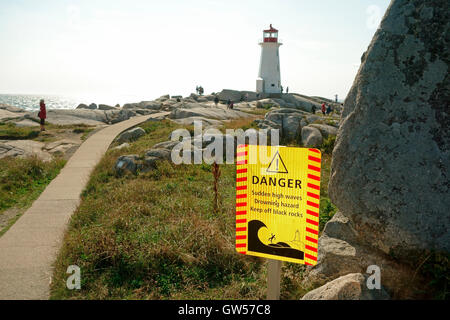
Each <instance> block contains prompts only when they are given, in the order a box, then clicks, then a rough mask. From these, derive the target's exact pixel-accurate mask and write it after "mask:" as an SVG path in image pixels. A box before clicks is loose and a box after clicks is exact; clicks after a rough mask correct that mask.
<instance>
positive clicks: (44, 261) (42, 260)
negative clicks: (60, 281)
mask: <svg viewBox="0 0 450 320" xmlns="http://www.w3.org/2000/svg"><path fill="white" fill-rule="evenodd" d="M166 114H168V113H166V112H165V113H157V114H152V115H149V116H139V117H134V118H131V119H129V120H127V121H123V122H120V123H118V124H115V125H112V126H109V127H107V128H105V129H103V130H101V131H99V132H97V133H95V134H93V135H92V136H91V137H90V138H89V139H87V140H86V141H85V142H84V143H83V144H82V145H81V146H80V147H79V148H78V150H77V151H76V152H75V154H74V155H73V156H72V157H71V158H70V159H69V161H68V162H67V164H66V165H65V167H64V168H63V169H62V170H61V172H60V174H59V175H58V176H57V177H56V178H55V179H54V180H53V181H52V182H51V183H50V184H49V185H48V186H47V188H46V189H45V190H44V192H42V194H41V195H40V197H39V198H38V199H37V200H36V201H35V202H34V203H33V205H32V206H31V208H29V209H28V210H27V211H26V212H25V213H24V214H23V215H22V217H20V219H19V220H18V221H17V222H16V223H15V224H14V225H13V226H12V227H11V228H10V229H9V230H8V232H6V234H4V235H3V236H2V237H0V299H14V300H20V299H48V298H49V295H50V286H49V285H50V281H51V277H52V273H53V270H52V264H53V262H54V261H55V258H56V255H57V253H58V250H59V248H60V247H61V245H62V241H61V240H62V237H63V236H64V232H65V230H66V226H67V223H68V221H69V219H70V216H71V215H72V213H73V212H74V211H75V209H76V208H77V206H78V204H79V202H80V194H81V191H82V190H83V189H84V188H85V186H86V184H87V182H88V179H89V176H90V174H91V172H92V171H93V169H94V167H95V166H96V165H97V163H98V162H99V161H100V159H101V158H102V156H103V155H104V153H105V152H106V151H107V150H108V147H109V145H110V144H111V142H112V141H113V140H114V138H115V137H116V136H117V135H118V134H120V133H121V132H122V131H124V130H126V129H128V128H130V127H133V126H135V125H137V124H139V123H141V122H144V121H146V120H147V119H149V118H155V117H158V116H161V115H166Z"/></svg>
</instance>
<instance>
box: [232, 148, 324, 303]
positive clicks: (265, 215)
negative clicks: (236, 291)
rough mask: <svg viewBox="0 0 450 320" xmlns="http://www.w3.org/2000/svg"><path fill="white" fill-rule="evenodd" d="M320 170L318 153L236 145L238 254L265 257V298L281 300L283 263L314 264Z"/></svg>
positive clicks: (313, 150)
mask: <svg viewBox="0 0 450 320" xmlns="http://www.w3.org/2000/svg"><path fill="white" fill-rule="evenodd" d="M320 170H321V153H320V151H319V150H317V149H309V148H290V147H280V146H277V147H271V146H257V145H240V146H238V150H237V166H236V250H237V251H238V252H239V253H241V254H247V255H252V256H258V257H262V258H266V259H269V263H268V294H267V297H268V299H278V298H279V296H280V293H279V291H280V289H279V288H280V273H281V261H287V262H293V263H300V264H305V265H310V266H314V265H316V264H317V245H318V235H319V207H320ZM273 260H276V261H273Z"/></svg>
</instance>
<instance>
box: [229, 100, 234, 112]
mask: <svg viewBox="0 0 450 320" xmlns="http://www.w3.org/2000/svg"><path fill="white" fill-rule="evenodd" d="M233 108H234V101H233V100H231V101H230V109H231V110H233Z"/></svg>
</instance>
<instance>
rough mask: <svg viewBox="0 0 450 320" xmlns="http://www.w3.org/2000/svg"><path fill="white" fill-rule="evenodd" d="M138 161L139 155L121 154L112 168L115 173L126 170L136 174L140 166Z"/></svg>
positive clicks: (121, 172)
mask: <svg viewBox="0 0 450 320" xmlns="http://www.w3.org/2000/svg"><path fill="white" fill-rule="evenodd" d="M138 161H139V156H138V155H136V154H131V155H126V156H121V157H119V158H118V159H117V161H116V164H115V165H114V170H115V172H116V173H117V174H123V173H124V172H126V171H129V172H131V173H133V174H136V173H137V172H138V170H139V168H140V166H139V164H138Z"/></svg>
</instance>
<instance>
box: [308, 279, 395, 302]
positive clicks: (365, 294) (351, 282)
mask: <svg viewBox="0 0 450 320" xmlns="http://www.w3.org/2000/svg"><path fill="white" fill-rule="evenodd" d="M389 298H390V296H389V294H388V293H387V292H386V290H385V289H384V288H383V287H381V289H373V290H369V289H368V288H367V276H364V275H362V274H361V273H351V274H347V275H345V276H342V277H340V278H337V279H335V280H333V281H331V282H328V283H327V284H325V285H323V286H322V287H320V288H317V289H315V290H313V291H310V292H308V293H307V294H306V295H305V296H303V298H302V300H389Z"/></svg>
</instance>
